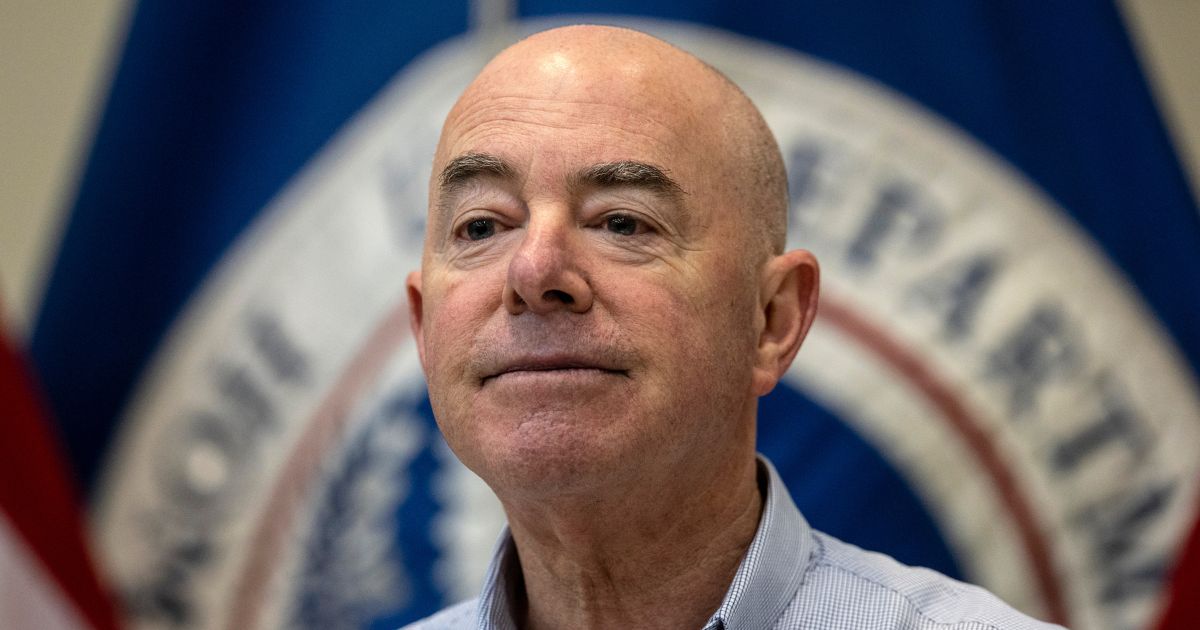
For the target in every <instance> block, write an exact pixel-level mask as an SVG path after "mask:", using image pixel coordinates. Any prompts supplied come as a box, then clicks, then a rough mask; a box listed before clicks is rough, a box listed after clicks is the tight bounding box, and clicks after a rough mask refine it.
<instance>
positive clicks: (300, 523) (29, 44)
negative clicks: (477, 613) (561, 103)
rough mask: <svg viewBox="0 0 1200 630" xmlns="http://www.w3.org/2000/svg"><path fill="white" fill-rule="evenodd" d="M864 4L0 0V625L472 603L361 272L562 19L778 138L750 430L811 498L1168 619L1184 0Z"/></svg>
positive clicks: (1176, 415)
mask: <svg viewBox="0 0 1200 630" xmlns="http://www.w3.org/2000/svg"><path fill="white" fill-rule="evenodd" d="M894 4H895V3H890V2H881V1H880V2H872V1H869V0H857V1H854V2H844V3H839V4H837V5H833V4H830V3H815V2H814V3H807V2H800V3H794V2H788V3H772V2H764V3H756V4H755V5H754V6H744V4H742V3H728V2H717V1H711V2H697V3H687V2H673V1H671V0H661V1H658V2H637V3H633V2H582V1H566V0H563V1H558V2H555V1H552V0H545V1H529V2H483V1H478V2H447V3H439V4H437V5H436V6H432V5H431V6H418V5H415V4H411V5H410V4H404V3H389V2H346V3H290V2H289V3H284V2H263V3H255V5H254V6H252V7H247V6H241V5H240V4H238V5H235V4H234V3H187V2H185V3H172V2H166V1H154V0H146V1H144V2H141V3H134V2H90V3H66V2H58V1H48V2H24V1H20V0H17V1H10V2H5V3H3V4H2V5H0V60H2V61H0V134H2V135H0V160H2V162H0V178H2V179H0V213H2V215H0V305H2V313H3V322H4V337H5V338H6V342H5V346H6V348H5V355H4V363H3V367H4V370H3V371H2V372H0V388H3V390H4V397H3V398H2V399H0V400H2V401H3V406H4V413H5V420H4V421H5V423H6V425H5V430H4V432H5V436H6V438H5V441H6V442H7V444H6V445H5V446H4V447H0V472H2V473H3V482H2V484H3V485H0V490H2V493H0V517H2V518H0V583H2V584H3V585H2V586H0V589H3V591H4V592H3V593H0V626H2V627H5V628H35V627H36V628H46V627H62V628H74V627H101V628H108V627H131V628H133V627H138V628H140V627H146V628H157V627H189V628H191V627H195V628H201V627H204V628H208V627H236V628H251V627H254V628H257V627H263V628H266V627H314V628H340V627H345V628H387V627H395V626H396V625H398V624H402V623H404V622H406V621H408V620H411V619H414V618H417V617H419V616H422V615H425V614H429V613H430V612H432V611H434V610H436V609H438V608H439V607H440V606H442V605H444V604H446V603H450V602H453V601H456V600H457V599H460V598H463V597H469V596H471V594H472V593H473V592H474V591H475V589H477V587H478V580H479V576H480V575H481V572H482V570H483V566H484V565H485V564H486V561H487V556H488V553H489V549H490V546H491V543H492V541H493V540H494V537H495V534H496V531H497V530H498V528H499V527H500V525H501V523H502V519H503V515H502V514H501V513H500V511H499V508H498V506H497V505H496V504H495V502H494V500H493V499H491V497H490V495H489V493H488V490H487V489H486V487H485V486H483V485H482V483H481V482H479V481H478V480H477V479H475V478H474V477H473V476H472V475H471V474H470V473H469V472H468V471H465V470H463V469H462V468H461V466H458V465H457V463H456V462H455V460H454V458H453V456H452V455H450V454H449V453H448V451H447V449H446V448H445V446H444V445H443V444H441V442H440V438H438V436H437V433H436V429H435V427H434V426H433V424H432V418H431V414H430V412H429V410H428V405H427V402H426V401H425V399H424V393H423V388H422V385H421V380H420V374H419V372H418V371H417V369H416V363H415V359H414V357H413V353H412V351H411V342H410V340H409V339H408V338H407V336H406V335H407V331H406V323H405V319H404V318H405V315H404V305H403V290H402V285H401V284H400V283H401V282H402V280H403V276H404V273H406V272H407V270H408V269H411V268H413V267H414V266H415V265H416V264H417V261H419V243H420V233H421V229H422V221H423V210H424V209H423V204H424V182H425V180H426V178H427V177H428V169H429V166H428V160H429V156H430V154H431V147H432V144H433V142H434V141H435V140H436V135H437V131H438V126H439V125H440V120H441V117H442V116H443V115H444V112H445V111H446V109H447V108H448V107H449V105H450V103H451V102H452V101H453V99H454V97H455V95H456V94H457V91H458V90H459V89H461V87H462V86H464V85H465V84H466V82H467V81H469V79H470V77H471V76H472V75H473V73H474V72H475V71H476V70H477V69H478V68H479V67H480V66H481V64H482V63H484V62H485V61H486V59H487V58H488V57H489V56H490V54H492V53H494V52H495V51H497V50H499V48H500V47H502V46H503V45H505V44H506V43H509V42H511V41H513V39H514V38H516V37H518V36H520V34H521V33H524V32H528V31H531V30H537V29H538V28H543V27H545V26H548V25H551V24H553V23H557V22H559V21H566V22H571V21H579V19H580V18H573V17H567V16H577V15H587V16H590V17H589V18H588V19H587V21H601V22H616V23H623V24H631V25H634V26H636V27H638V28H643V29H645V30H648V31H650V32H653V33H655V34H658V35H660V36H662V37H665V38H666V39H668V40H669V41H673V42H676V43H679V44H680V45H682V46H683V47H685V48H687V49H689V50H692V51H693V52H695V53H697V54H698V55H699V56H701V57H702V58H705V59H706V60H708V61H710V62H712V63H713V64H714V65H716V66H717V67H719V68H721V69H722V70H724V71H725V72H726V73H728V74H730V75H731V76H732V77H733V78H734V79H735V81H737V82H739V84H741V85H742V86H743V87H744V88H745V89H746V91H747V92H748V93H749V94H750V95H751V97H752V98H754V99H755V100H756V102H758V103H759V105H760V107H761V108H762V109H763V111H764V114H765V115H766V116H767V118H768V121H769V122H770V123H771V124H772V127H773V129H774V130H775V132H776V134H777V136H779V138H780V144H781V147H782V148H783V150H784V152H785V157H786V158H787V160H788V165H789V178H790V183H791V187H792V204H793V207H792V227H791V230H792V231H791V234H790V242H791V244H792V245H793V246H803V247H807V248H810V249H813V250H814V251H816V252H817V253H818V255H819V257H820V258H821V260H822V263H823V267H824V273H825V274H826V280H825V283H826V285H825V286H826V295H825V296H823V300H825V302H823V304H822V309H823V310H822V321H821V323H820V324H819V326H818V327H817V329H816V330H815V331H814V335H813V339H812V340H811V342H810V343H809V345H808V346H806V349H805V350H804V351H802V356H801V359H800V361H799V363H798V365H797V367H796V368H794V369H793V370H792V372H791V373H790V374H789V378H788V380H787V381H786V382H785V383H784V385H782V386H781V387H780V388H779V390H778V391H776V392H775V393H773V394H772V396H771V397H769V398H767V399H765V400H764V403H763V416H764V418H763V428H762V431H761V433H762V435H761V440H760V448H761V450H762V451H763V452H764V453H767V454H768V455H769V456H770V457H771V458H772V460H773V461H775V462H776V463H777V465H779V467H780V469H781V471H782V472H783V473H784V475H785V477H786V478H787V479H788V482H789V487H791V488H792V490H793V493H794V494H795V495H796V498H797V501H798V503H799V504H800V505H801V508H802V509H803V510H804V511H805V514H806V516H807V517H808V518H809V519H810V520H811V521H812V522H813V523H814V524H815V525H817V526H818V527H820V528H822V529H826V530H828V531H830V532H831V533H834V534H835V535H838V536H840V537H843V538H845V539H847V540H850V541H851V542H855V543H857V544H861V545H863V546H866V547H870V548H875V549H880V550H883V551H887V552H888V553H891V554H893V555H895V556H897V557H899V558H900V559H902V560H904V561H906V562H909V563H914V564H922V565H925V566H932V567H934V568H936V569H938V570H940V571H943V572H945V573H948V574H950V575H952V576H954V577H958V578H960V579H965V580H968V581H973V582H976V583H980V584H983V585H985V586H987V587H988V588H990V589H992V590H994V591H996V592H998V593H999V594H1001V595H1002V596H1003V597H1005V598H1006V599H1007V600H1009V601H1010V602H1012V603H1014V605H1017V606H1019V607H1021V608H1023V609H1024V610H1026V611H1028V612H1030V613H1031V614H1034V615H1037V616H1039V617H1042V618H1046V619H1053V620H1056V621H1058V622H1060V623H1069V624H1070V625H1071V627H1079V628H1151V627H1159V624H1167V625H1163V626H1162V627H1179V628H1182V627H1189V625H1188V624H1200V617H1197V616H1195V615H1197V614H1198V613H1196V611H1195V608H1194V604H1192V606H1193V607H1192V608H1190V609H1186V604H1181V603H1179V600H1178V599H1177V598H1175V595H1174V593H1175V592H1177V591H1186V588H1192V589H1195V588H1200V583H1198V582H1189V581H1188V580H1195V579H1196V578H1195V571H1196V569H1195V568H1191V569H1186V568H1185V569H1180V568H1179V567H1180V566H1181V558H1185V557H1189V556H1188V552H1187V551H1186V549H1187V547H1186V540H1187V537H1188V535H1189V532H1191V531H1193V528H1194V524H1195V522H1196V515H1197V510H1196V505H1197V502H1196V498H1197V483H1196V482H1197V473H1198V470H1197V469H1198V468H1200V403H1198V402H1197V400H1198V396H1200V392H1198V390H1197V387H1196V380H1195V374H1196V371H1197V367H1198V365H1200V327H1198V326H1197V325H1196V322H1197V319H1198V318H1200V291H1197V289H1200V211H1198V209H1197V204H1196V199H1197V191H1200V106H1197V103H1200V70H1198V69H1197V62H1196V60H1197V59H1200V38H1198V37H1197V36H1196V35H1197V33H1198V32H1200V5H1198V4H1197V3H1195V2H1187V1H1185V0H1161V1H1151V0H1143V1H1136V0H1121V1H1119V2H1117V3H1116V4H1108V3H1082V2H1079V3H1069V5H1059V6H1057V7H1045V6H1042V4H1043V3H1036V2H1014V3H1006V4H1004V5H1002V6H1001V5H998V4H996V3H989V2H982V1H979V2H976V1H970V2H951V1H944V2H942V1H931V2H924V3H913V4H911V5H909V6H906V7H898V6H893V5H894ZM10 409H11V410H12V411H11V412H10V411H9V410H10ZM1191 556H1192V559H1191V560H1190V562H1191V565H1184V566H1191V567H1194V566H1195V565H1197V564H1198V562H1197V560H1196V559H1195V558H1194V556H1195V552H1191ZM1188 571H1191V573H1188ZM1188 576H1191V577H1188ZM1185 585H1191V586H1190V587H1189V586H1185ZM114 602H115V603H114ZM1172 606H1174V607H1175V608H1172ZM1168 611H1170V612H1168ZM1171 623H1175V624H1179V625H1175V626H1170V625H1169V624H1171Z"/></svg>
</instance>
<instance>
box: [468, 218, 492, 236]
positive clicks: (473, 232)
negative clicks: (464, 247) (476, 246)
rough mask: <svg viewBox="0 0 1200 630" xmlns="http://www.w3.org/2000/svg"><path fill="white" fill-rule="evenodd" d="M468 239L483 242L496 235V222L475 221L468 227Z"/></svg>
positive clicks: (489, 220) (486, 220)
mask: <svg viewBox="0 0 1200 630" xmlns="http://www.w3.org/2000/svg"><path fill="white" fill-rule="evenodd" d="M466 233H467V238H469V239H471V240H472V241H482V240H483V239H485V238H489V237H491V236H494V235H495V234H496V222H495V221H493V220H491V219H475V220H474V221H471V222H470V223H468V224H467V225H466Z"/></svg>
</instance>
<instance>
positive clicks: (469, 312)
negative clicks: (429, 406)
mask: <svg viewBox="0 0 1200 630" xmlns="http://www.w3.org/2000/svg"><path fill="white" fill-rule="evenodd" d="M499 303H500V289H499V288H496V289H495V290H491V289H489V288H488V283H487V282H486V278H481V277H477V276H472V277H471V278H469V279H467V278H461V277H460V278H456V279H450V280H448V281H446V282H444V283H442V284H441V285H440V286H438V287H437V290H436V291H435V292H431V293H430V296H429V298H427V299H426V304H435V305H436V307H435V308H432V309H428V310H427V311H426V312H425V326H424V331H423V334H424V336H425V360H426V362H427V363H428V364H429V370H428V376H429V381H430V382H429V386H430V389H431V390H433V389H436V388H438V387H440V386H441V385H442V383H446V384H452V383H454V382H456V381H458V380H460V379H461V377H462V376H463V369H464V366H465V365H466V363H467V357H468V355H469V353H468V350H469V349H470V348H471V346H472V344H474V343H475V341H476V340H475V336H476V334H477V332H478V331H479V330H481V329H482V328H483V327H484V325H485V323H486V322H487V320H488V318H490V317H491V316H493V315H494V313H495V312H496V310H497V309H498V308H499ZM435 393H436V392H433V391H431V392H430V395H431V396H433V395H435Z"/></svg>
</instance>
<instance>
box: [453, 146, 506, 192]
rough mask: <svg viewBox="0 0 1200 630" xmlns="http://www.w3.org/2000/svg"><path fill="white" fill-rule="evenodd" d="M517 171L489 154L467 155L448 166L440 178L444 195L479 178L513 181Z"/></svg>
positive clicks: (461, 156)
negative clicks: (497, 178)
mask: <svg viewBox="0 0 1200 630" xmlns="http://www.w3.org/2000/svg"><path fill="white" fill-rule="evenodd" d="M515 174H516V171H515V170H514V169H513V168H512V167H511V166H509V165H508V163H507V162H505V161H504V160H503V159H502V158H499V157H496V156H494V155H490V154H487V153H466V154H464V155H460V156H458V157H456V158H454V159H453V160H450V162H449V163H447V164H446V167H445V168H443V169H442V173H441V175H439V176H438V184H439V185H440V188H441V190H442V194H447V193H451V192H454V191H456V190H458V189H459V188H461V187H462V186H463V185H465V184H467V183H468V182H470V181H471V180H474V179H476V178H479V177H488V176H490V177H499V178H501V179H511V178H512V177H513V176H514V175H515Z"/></svg>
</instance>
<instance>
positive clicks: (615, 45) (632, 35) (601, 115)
mask: <svg viewBox="0 0 1200 630" xmlns="http://www.w3.org/2000/svg"><path fill="white" fill-rule="evenodd" d="M567 104H571V105H575V106H576V107H573V108H571V109H570V111H568V108H567V107H566V105H567ZM497 109H499V110H508V111H509V112H510V113H512V114H513V117H514V118H516V117H537V116H539V115H540V116H541V117H542V120H541V121H535V122H541V123H542V124H546V125H556V124H563V125H576V124H578V125H583V126H587V125H589V121H588V120H587V117H588V116H593V117H594V119H593V121H591V122H592V123H594V126H596V127H603V126H604V125H605V124H606V121H613V120H617V121H619V122H620V123H621V126H622V127H623V131H627V132H632V133H633V134H642V136H643V138H644V141H645V142H646V143H647V144H648V145H650V146H648V148H650V149H652V150H655V151H657V152H658V153H659V154H661V155H662V156H663V158H662V159H660V160H659V161H658V162H657V163H655V164H653V166H655V167H657V169H658V170H659V171H661V172H662V173H663V174H665V175H667V176H668V177H669V181H670V182H671V183H672V184H678V186H679V188H680V190H681V191H682V192H683V193H685V194H686V197H687V201H688V203H690V204H692V205H696V204H705V205H711V206H712V207H704V208H699V207H697V208H694V210H696V211H697V212H698V213H705V212H709V213H721V214H726V215H730V214H732V215H736V220H737V225H738V226H740V229H739V232H740V233H741V234H742V236H743V237H744V238H745V243H744V244H745V245H746V247H745V250H744V251H745V253H746V254H748V255H747V256H746V261H747V262H749V263H752V264H754V265H757V264H760V263H761V262H762V261H763V260H765V259H766V258H767V257H768V256H770V255H772V254H778V253H781V252H782V251H783V247H784V241H785V238H786V228H787V226H786V220H787V205H788V196H787V177H786V172H785V170H784V166H783V160H782V157H781V155H780V153H779V148H778V146H777V145H776V143H775V139H774V137H773V135H772V134H771V131H770V129H769V128H768V127H767V124H766V122H765V121H764V120H763V118H762V115H761V114H760V113H759V111H758V109H757V108H756V107H755V106H754V104H753V103H752V102H751V101H750V99H749V98H748V97H747V96H746V95H745V93H743V92H742V90H741V89H739V88H738V87H737V86H736V85H735V84H734V83H733V82H732V81H730V80H729V79H728V78H727V77H725V75H723V74H721V73H720V72H719V71H717V70H716V69H715V68H713V67H712V66H710V65H708V64H707V63H705V62H703V61H701V60H700V59H698V58H696V57H695V56H693V55H691V54H690V53H687V52H685V51H683V50H682V49H679V48H677V47H675V46H673V45H671V44H668V43H667V42H664V41H662V40H660V39H657V38H655V37H652V36H650V35H647V34H645V33H641V32H638V31H634V30H630V29H625V28H617V27H609V26H568V27H563V28H557V29H552V30H549V31H544V32H541V33H537V34H535V35H532V36H530V37H528V38H526V39H524V40H522V41H520V42H518V43H517V44H514V45H513V46H510V47H509V48H507V49H506V50H504V51H503V52H501V53H500V54H499V55H497V56H496V58H495V59H493V60H492V61H491V62H490V63H489V64H488V65H487V66H486V67H485V68H484V69H483V71H482V72H481V73H480V74H479V76H478V77H477V78H476V79H475V80H474V81H473V82H472V83H471V85H470V86H468V88H467V89H466V91H464V93H463V95H462V96H461V97H460V98H459V100H458V102H457V103H456V104H455V106H454V108H453V109H452V110H451V112H450V114H449V116H448V117H447V120H446V125H445V127H444V129H443V133H442V138H441V142H440V143H439V146H438V151H437V155H436V157H435V168H434V182H433V184H434V187H433V189H432V190H431V201H433V200H435V199H436V198H437V196H438V194H439V192H440V190H439V188H440V186H441V184H443V183H444V182H443V180H444V177H443V175H444V172H443V171H444V170H445V169H447V168H451V169H453V168H457V167H459V166H461V164H455V163H453V161H454V160H455V159H456V158H460V157H462V156H463V155H465V154H470V153H471V151H469V150H467V151H464V150H463V148H464V147H465V146H468V145H474V144H478V143H479V142H481V141H489V140H494V139H495V138H496V135H495V134H500V133H505V130H504V129H502V128H499V127H497V126H495V125H490V126H489V125H482V126H483V127H484V128H482V129H481V128H480V126H477V125H476V123H478V122H480V121H481V120H483V119H485V118H487V116H488V114H489V113H494V112H495V110H497ZM597 131H599V132H600V133H601V135H603V134H604V133H606V130H604V129H597ZM513 140H514V141H519V140H520V139H519V138H514V139H513ZM581 141H582V139H581ZM671 144H673V145H674V146H668V145H671ZM597 148H599V147H597ZM545 149H547V151H545V152H544V153H546V155H544V157H545V158H547V159H553V157H554V156H553V155H550V154H551V153H553V151H552V150H550V149H552V148H550V147H545ZM681 156H682V157H684V158H686V159H682V160H681V159H679V158H680V157H681ZM597 157H598V162H612V161H623V160H624V157H628V156H615V157H621V158H622V159H621V160H607V159H599V158H600V154H599V153H598V155H597ZM668 158H670V159H668ZM493 166H499V165H495V164H493ZM503 166H509V165H503ZM515 166H520V165H515ZM684 180H687V181H686V182H685V181H684Z"/></svg>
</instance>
